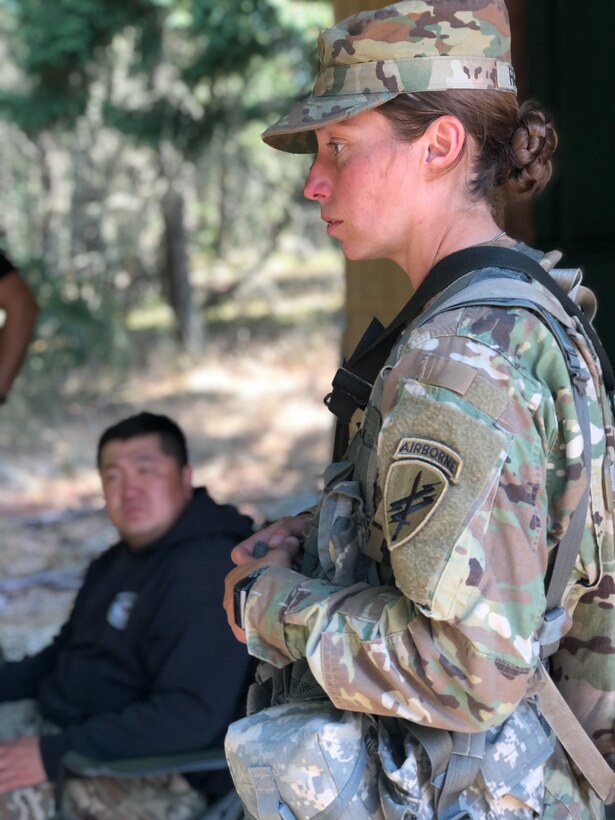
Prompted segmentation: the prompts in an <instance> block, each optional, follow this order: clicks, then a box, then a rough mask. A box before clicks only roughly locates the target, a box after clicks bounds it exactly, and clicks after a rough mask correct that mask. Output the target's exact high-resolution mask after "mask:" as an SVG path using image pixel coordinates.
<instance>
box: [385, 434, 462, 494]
mask: <svg viewBox="0 0 615 820" xmlns="http://www.w3.org/2000/svg"><path fill="white" fill-rule="evenodd" d="M393 458H394V459H395V461H398V460H400V459H412V461H415V460H416V461H424V462H426V463H427V464H433V465H434V466H435V467H437V468H438V469H439V470H442V472H443V473H444V474H445V475H446V476H448V478H449V479H450V480H451V481H452V482H453V483H454V484H456V483H457V482H458V481H459V475H460V474H461V468H462V467H463V461H462V460H461V458H460V456H458V455H457V453H456V452H455V451H454V450H451V448H450V447H447V446H446V445H444V444H440V443H439V442H437V441H430V439H426V438H403V439H402V440H401V441H400V442H399V444H398V445H397V450H396V451H395V453H394V454H393Z"/></svg>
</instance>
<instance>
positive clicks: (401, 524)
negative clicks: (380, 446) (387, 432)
mask: <svg viewBox="0 0 615 820" xmlns="http://www.w3.org/2000/svg"><path fill="white" fill-rule="evenodd" d="M462 467H463V461H462V459H461V457H460V456H459V455H458V454H457V453H456V452H455V451H454V450H451V448H450V447H447V446H446V445H444V444H440V443H439V442H437V441H432V440H431V439H426V438H403V439H402V440H401V441H400V442H399V444H398V445H397V449H396V450H395V453H394V454H393V463H392V464H391V466H390V467H389V470H388V472H387V476H386V480H385V483H384V503H385V508H386V519H385V534H386V538H387V541H388V543H389V546H390V547H391V549H394V548H395V547H399V546H400V545H401V544H404V543H406V542H407V541H409V540H410V539H411V538H412V537H413V536H414V535H416V534H417V533H418V532H420V530H421V529H422V528H423V527H424V526H425V524H427V522H428V521H429V519H430V518H431V517H432V515H433V514H434V513H435V511H436V510H437V508H438V506H439V505H440V503H441V501H442V499H443V498H444V495H445V493H446V491H447V489H448V487H449V484H450V482H453V483H455V484H456V483H457V482H458V481H459V476H460V474H461V470H462Z"/></svg>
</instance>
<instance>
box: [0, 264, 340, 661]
mask: <svg viewBox="0 0 615 820" xmlns="http://www.w3.org/2000/svg"><path fill="white" fill-rule="evenodd" d="M287 284H288V283H287ZM314 289H315V290H314ZM341 290H342V283H341V276H340V274H339V271H332V272H331V273H330V275H328V276H327V277H325V278H324V279H323V280H320V281H316V282H315V283H314V285H313V288H312V291H310V294H309V297H310V299H312V302H310V305H308V307H307V308H306V302H305V300H306V294H305V293H303V294H301V293H298V290H297V282H296V281H295V282H294V287H290V286H289V287H288V288H287V289H286V290H284V289H283V288H281V287H278V288H277V289H276V291H275V297H276V298H275V300H274V302H275V304H270V305H269V314H268V315H267V314H263V315H261V317H260V318H259V317H258V316H256V317H252V318H251V319H250V321H249V322H248V321H245V322H243V323H242V322H238V323H231V324H230V325H229V326H228V327H227V328H226V329H224V330H219V331H217V332H216V333H214V334H212V336H211V338H210V341H209V343H208V346H207V350H206V352H205V353H204V354H203V355H202V356H201V357H199V359H198V361H197V362H196V363H193V364H191V365H187V364H185V363H183V364H179V363H178V361H177V359H174V358H173V357H172V356H169V355H168V352H167V354H166V355H160V356H158V355H152V356H150V358H149V364H148V366H147V367H146V368H144V369H143V370H142V371H141V372H139V373H134V374H132V375H131V376H129V377H128V378H127V379H126V380H125V382H123V383H122V384H121V385H119V386H116V387H115V388H114V390H113V391H112V392H110V393H105V392H102V393H101V394H100V395H99V396H97V398H96V399H95V400H94V401H90V402H85V403H84V402H81V401H79V400H75V401H72V402H69V403H68V404H67V405H66V406H64V407H62V409H61V412H60V413H58V412H54V413H50V414H49V415H46V414H45V409H44V407H39V408H36V410H34V409H33V411H32V413H31V416H28V417H25V418H23V419H15V418H14V417H10V416H9V417H7V418H8V422H7V423H5V424H0V543H1V549H0V644H1V646H2V648H3V651H4V653H5V655H6V656H7V657H9V658H18V657H21V656H22V655H23V654H24V653H28V652H32V651H36V650H37V649H38V648H40V647H41V646H43V645H44V644H46V643H47V642H48V641H49V639H50V638H51V637H52V636H53V634H54V633H55V632H56V631H57V629H58V627H59V625H60V624H61V623H62V621H63V620H64V619H65V617H66V614H67V612H68V610H69V608H70V605H71V603H72V600H73V597H74V594H75V590H76V589H77V588H78V586H79V583H80V578H81V575H82V573H83V571H84V569H85V567H86V566H87V564H88V562H89V561H90V560H91V559H92V558H93V557H95V556H96V555H97V554H98V553H99V552H100V551H101V550H103V549H104V548H106V547H107V546H108V545H109V544H111V543H112V542H113V541H114V540H115V532H114V530H113V528H112V527H111V526H110V525H109V523H108V521H107V519H106V516H105V513H104V508H103V502H102V497H101V495H100V491H99V483H98V476H97V473H96V470H95V469H94V452H95V446H96V441H97V438H98V436H99V435H100V433H101V432H102V430H103V429H104V428H105V427H106V426H108V425H109V424H112V423H114V422H115V421H117V420H119V419H121V418H123V417H125V416H127V415H130V414H132V413H134V412H138V411H139V410H141V409H148V410H151V411H153V412H161V413H166V414H168V415H170V416H172V417H173V418H175V419H176V420H177V421H178V422H179V424H180V425H181V426H182V428H183V429H184V431H185V433H186V435H187V438H188V442H189V447H190V453H191V461H192V464H193V466H194V469H195V485H200V484H205V485H206V486H207V487H208V489H209V492H210V493H211V495H212V496H213V497H214V498H215V499H217V500H219V501H233V502H234V503H236V504H237V505H238V506H239V507H240V509H241V510H242V511H243V512H246V513H249V514H250V515H252V516H253V517H254V518H255V519H256V520H257V521H258V522H262V521H265V520H271V519H274V518H276V517H277V516H279V515H280V514H283V513H286V512H293V511H296V510H299V509H302V508H304V507H305V506H307V505H308V504H310V503H312V501H313V500H314V498H315V496H316V493H317V490H318V488H319V486H320V476H321V472H322V469H323V467H324V466H325V464H326V460H327V458H328V453H329V450H330V446H331V438H332V432H333V417H332V416H331V414H330V413H329V412H328V410H327V409H326V407H325V406H324V405H323V403H322V398H323V396H324V395H325V394H326V393H327V392H328V389H329V386H330V381H331V378H332V376H333V373H334V371H335V368H336V367H337V366H338V360H339V349H340V343H339V337H340V326H339V325H340V318H339V316H340V313H339V308H340V306H341V299H342V293H341ZM315 295H316V296H318V299H319V300H320V301H321V302H322V300H323V299H326V306H325V307H323V305H322V304H321V305H320V307H319V306H318V304H317V305H316V307H314V304H313V300H314V297H315ZM288 300H292V310H291V308H290V307H289V304H291V302H289V301H288ZM300 303H302V304H303V308H302V310H301V312H299V313H297V310H298V306H299V304H300ZM285 305H286V307H285ZM293 310H294V311H295V313H294V314H293V312H292V311H293ZM293 315H294V316H295V319H294V320H293V319H292V316H293ZM289 316H290V317H291V318H290V320H289ZM272 318H273V319H276V322H273V323H272V321H271V320H272Z"/></svg>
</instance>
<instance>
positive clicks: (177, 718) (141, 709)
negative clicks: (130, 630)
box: [41, 538, 250, 779]
mask: <svg viewBox="0 0 615 820" xmlns="http://www.w3.org/2000/svg"><path fill="white" fill-rule="evenodd" d="M199 546H200V547H201V549H200V550H198V551H197V550H195V551H194V553H193V556H192V557H193V560H192V561H191V562H184V563H183V564H182V566H181V567H178V568H177V569H178V572H177V575H176V576H174V577H173V578H171V577H169V578H168V579H167V581H168V587H169V588H168V590H167V591H166V593H165V595H164V596H163V598H162V599H161V600H160V601H159V602H157V606H156V611H155V612H153V613H152V619H151V624H150V625H149V626H148V628H147V631H145V632H144V633H143V634H142V635H141V636H140V649H139V653H138V654H139V661H140V663H141V664H142V665H143V666H144V668H145V669H146V670H147V672H148V675H149V676H150V683H149V686H148V688H147V689H144V691H143V695H142V698H141V699H140V700H139V701H138V702H135V703H133V704H131V705H128V706H126V707H125V708H123V709H122V710H121V711H119V712H109V711H104V704H101V708H100V714H97V715H94V716H91V717H89V718H86V719H85V720H83V721H82V722H80V723H75V724H73V725H72V726H70V727H68V728H66V729H65V730H64V731H62V732H60V733H59V734H55V735H45V736H43V737H42V738H41V754H42V758H43V762H44V766H45V770H46V771H47V774H48V777H49V778H50V779H55V777H56V774H57V771H58V766H59V762H60V759H61V758H62V756H63V755H64V753H65V752H66V751H68V750H71V751H76V752H80V753H81V754H84V755H86V756H87V757H91V758H93V759H95V760H117V759H121V758H127V757H142V756H151V755H164V754H174V753H179V752H186V751H195V750H200V749H205V748H208V747H211V746H221V745H222V742H223V738H224V735H225V733H226V728H227V726H228V724H229V722H230V721H231V720H233V719H235V717H236V715H237V712H238V710H239V709H241V707H242V705H243V702H242V698H243V695H244V692H245V686H246V677H247V674H248V670H249V667H250V658H249V656H248V654H247V652H246V650H245V647H244V646H242V645H241V644H239V643H238V642H237V641H235V639H234V638H233V635H232V633H231V631H230V629H229V627H228V625H227V623H226V618H225V616H224V610H223V609H222V590H223V586H224V576H225V574H226V572H227V571H228V555H229V553H230V550H231V547H232V546H233V544H232V543H230V542H229V541H228V540H227V539H226V538H225V539H219V540H218V543H217V545H214V544H206V545H199ZM210 550H217V552H218V554H220V553H222V554H223V555H224V563H222V561H220V562H219V565H214V564H212V561H211V560H208V559H207V553H208V552H209V551H210Z"/></svg>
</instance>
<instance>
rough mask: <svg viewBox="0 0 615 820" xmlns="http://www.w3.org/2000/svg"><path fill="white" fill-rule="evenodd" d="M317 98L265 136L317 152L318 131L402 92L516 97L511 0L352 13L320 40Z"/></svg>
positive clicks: (409, 3)
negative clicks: (492, 92) (477, 92)
mask: <svg viewBox="0 0 615 820" xmlns="http://www.w3.org/2000/svg"><path fill="white" fill-rule="evenodd" d="M318 53H319V59H320V73H319V75H318V77H317V79H316V83H315V85H314V88H313V90H312V94H311V95H310V96H309V97H308V98H307V99H305V100H302V101H301V102H299V103H298V104H297V105H296V106H295V107H294V108H293V109H292V111H291V112H290V114H288V115H287V116H285V117H282V118H281V119H280V120H278V122H276V123H275V124H274V125H272V126H271V127H270V128H268V129H267V130H266V131H265V132H264V133H263V139H264V141H265V142H266V143H268V144H269V145H271V146H272V147H273V148H278V149H279V150H281V151H290V152H292V153H312V152H314V151H315V150H316V142H315V137H314V133H313V132H314V129H315V128H318V127H320V126H322V125H325V124H326V123H335V122H340V121H341V120H345V119H349V118H350V117H354V116H356V115H357V114H359V113H361V111H366V110H369V109H371V108H375V107H376V106H378V105H382V103H384V102H387V101H388V100H391V99H393V98H394V97H396V96H397V95H398V94H403V93H412V92H417V91H445V90H446V89H450V88H457V89H495V90H499V91H507V92H510V93H513V94H514V93H516V86H515V75H514V71H513V68H512V65H511V62H510V27H509V22H508V13H507V11H506V6H505V4H504V0H472V1H471V2H466V3H463V4H461V3H459V0H404V2H401V3H394V4H393V5H390V6H386V7H385V8H381V9H376V10H374V11H363V12H358V13H357V14H353V15H352V16H351V17H348V18H347V19H346V20H343V21H342V22H340V23H338V24H337V25H335V26H333V27H332V28H330V29H328V30H327V31H324V32H323V33H322V34H321V35H320V37H319V40H318Z"/></svg>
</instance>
